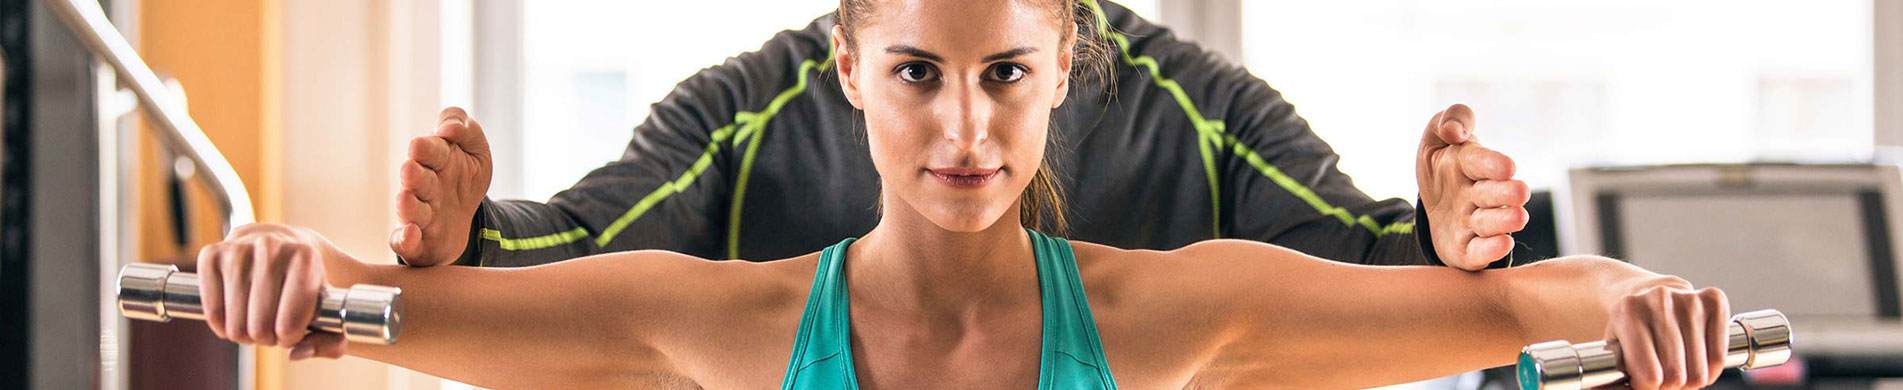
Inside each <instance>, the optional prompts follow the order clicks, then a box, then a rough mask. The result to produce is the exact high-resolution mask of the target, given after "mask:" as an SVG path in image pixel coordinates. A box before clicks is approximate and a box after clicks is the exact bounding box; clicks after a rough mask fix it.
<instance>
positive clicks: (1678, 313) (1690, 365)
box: [1606, 285, 1731, 390]
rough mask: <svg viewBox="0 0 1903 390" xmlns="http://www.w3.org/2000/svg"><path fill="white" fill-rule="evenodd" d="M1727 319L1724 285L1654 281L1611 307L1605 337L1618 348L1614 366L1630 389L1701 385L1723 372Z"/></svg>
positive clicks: (1698, 386) (1728, 308) (1728, 314)
mask: <svg viewBox="0 0 1903 390" xmlns="http://www.w3.org/2000/svg"><path fill="white" fill-rule="evenodd" d="M1730 322H1731V307H1730V304H1729V303H1728V302H1727V301H1726V299H1725V293H1724V292H1723V291H1719V290H1718V289H1717V288H1712V287H1707V288H1704V289H1701V290H1690V289H1685V288H1679V287H1674V286H1669V285H1657V286H1652V287H1649V288H1646V289H1644V290H1641V291H1640V292H1638V293H1636V294H1632V295H1628V296H1626V297H1625V299H1623V300H1621V301H1620V302H1619V304H1618V305H1617V306H1615V307H1614V308H1613V311H1612V321H1611V323H1610V324H1609V325H1607V326H1606V341H1607V344H1610V345H1613V346H1615V347H1616V348H1618V351H1619V369H1620V370H1621V371H1624V372H1625V375H1626V385H1627V386H1630V387H1631V388H1633V389H1636V390H1652V389H1666V390H1673V389H1693V388H1701V387H1705V386H1710V385H1711V384H1712V383H1714V382H1717V380H1718V375H1719V374H1722V373H1724V364H1725V329H1726V327H1727V326H1728V325H1729V324H1730Z"/></svg>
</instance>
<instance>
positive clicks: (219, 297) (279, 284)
mask: <svg viewBox="0 0 1903 390" xmlns="http://www.w3.org/2000/svg"><path fill="white" fill-rule="evenodd" d="M342 255H343V252H342V251H338V250H335V249H334V247H332V246H331V244H330V242H329V241H328V240H326V239H324V237H323V236H321V235H318V234H317V233H316V232H312V231H310V230H307V229H303V228H297V227H291V226H282V225H270V224H251V225H245V226H240V227H238V228H236V229H232V231H231V234H230V235H229V236H226V237H225V240H224V241H223V242H219V243H215V244H211V245H208V246H205V248H204V249H203V250H200V251H199V252H198V277H199V287H198V290H199V294H201V295H200V302H201V303H202V304H203V305H204V309H205V325H206V326H208V327H210V328H211V331H212V333H213V334H216V335H218V337H219V338H222V339H226V340H231V341H234V342H239V343H245V344H256V345H268V346H278V347H287V348H291V352H290V356H291V360H302V359H305V358H309V357H313V356H316V357H325V358H337V357H341V356H343V355H344V346H345V343H344V337H343V336H342V335H337V334H330V333H315V332H311V331H310V329H309V327H310V324H311V321H312V320H313V319H314V317H316V315H317V303H318V300H319V299H320V298H321V295H322V294H323V290H324V280H325V277H324V258H325V257H326V256H342Z"/></svg>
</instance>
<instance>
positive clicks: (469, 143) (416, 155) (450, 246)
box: [390, 107, 495, 267]
mask: <svg viewBox="0 0 1903 390" xmlns="http://www.w3.org/2000/svg"><path fill="white" fill-rule="evenodd" d="M492 163H493V160H492V159H491V157H490V154H489V139H488V138H487V137H485V136H483V134H482V125H481V124H478V123H476V120H475V119H471V118H469V113H468V112H464V111H463V109H461V108H457V107H450V108H446V109H443V113H442V115H440V116H438V117H437V121H436V132H435V134H433V135H428V136H422V137H416V138H414V139H411V140H410V159H409V161H404V162H403V167H402V168H400V169H401V172H402V180H401V182H402V185H403V187H402V189H400V190H398V191H397V194H396V215H397V219H398V220H399V222H398V223H397V227H396V229H395V230H392V231H391V232H390V250H391V251H395V252H396V254H397V256H402V257H403V260H404V262H406V263H408V264H410V265H413V266H424V267H427V266H432V265H438V264H449V263H452V262H455V261H456V259H457V258H459V257H462V255H463V249H464V248H465V247H466V246H467V245H468V244H469V226H470V223H471V221H473V220H474V219H475V218H476V206H479V205H481V204H482V198H483V196H484V195H485V194H487V193H488V192H489V178H490V175H491V174H492V173H493V172H494V171H495V170H494V166H493V165H492Z"/></svg>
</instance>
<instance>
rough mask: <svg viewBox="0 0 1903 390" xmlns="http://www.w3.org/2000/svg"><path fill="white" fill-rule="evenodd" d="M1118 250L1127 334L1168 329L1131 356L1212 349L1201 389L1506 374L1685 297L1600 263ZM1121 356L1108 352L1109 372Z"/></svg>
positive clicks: (1668, 281) (1225, 247)
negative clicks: (1664, 296)
mask: <svg viewBox="0 0 1903 390" xmlns="http://www.w3.org/2000/svg"><path fill="white" fill-rule="evenodd" d="M1080 252H1081V251H1080ZM1121 253H1123V254H1126V255H1127V257H1132V259H1131V260H1134V261H1125V262H1120V263H1121V265H1119V266H1114V267H1110V268H1113V270H1107V271H1111V272H1119V273H1122V274H1124V275H1127V276H1110V277H1111V278H1116V279H1118V280H1119V281H1118V282H1113V283H1109V284H1110V285H1117V286H1120V287H1121V288H1117V289H1114V290H1116V291H1112V292H1106V293H1107V294H1113V295H1118V296H1105V297H1103V298H1104V299H1105V300H1108V301H1113V302H1122V303H1123V305H1122V306H1121V307H1119V308H1118V309H1116V313H1119V314H1117V315H1122V316H1126V318H1129V319H1130V320H1131V321H1135V324H1137V325H1136V326H1134V327H1132V328H1130V329H1170V330H1171V331H1170V332H1147V334H1146V335H1144V336H1141V337H1147V338H1151V340H1150V341H1148V342H1138V343H1136V344H1138V345H1161V346H1162V347H1159V348H1161V349H1158V350H1154V351H1144V350H1141V347H1137V349H1130V350H1126V352H1129V353H1134V354H1146V353H1156V352H1159V351H1164V350H1166V349H1168V348H1176V349H1182V348H1183V347H1184V346H1189V345H1197V344H1196V343H1197V340H1206V341H1208V340H1213V341H1209V342H1211V343H1213V344H1210V345H1209V346H1208V347H1206V348H1202V349H1201V350H1202V351H1204V352H1202V355H1203V356H1195V357H1191V359H1193V360H1196V361H1200V362H1201V363H1200V364H1199V368H1198V371H1197V373H1196V378H1195V381H1194V383H1199V384H1227V385H1240V386H1248V387H1252V388H1263V387H1280V388H1363V387H1371V386H1378V385H1387V384H1395V383H1405V382H1409V381H1415V380H1424V379H1431V378H1436V377H1441V376H1446V375H1451V374H1456V373H1460V372H1465V371H1471V370H1474V369H1477V368H1484V367H1493V366H1501V365H1507V364H1511V363H1512V362H1513V359H1514V357H1515V356H1516V355H1517V354H1518V352H1519V350H1520V348H1521V347H1523V346H1525V345H1527V344H1530V343H1533V342H1539V341H1549V340H1558V339H1568V340H1575V341H1580V342H1583V341H1589V340H1597V339H1600V338H1602V337H1604V336H1605V335H1606V334H1607V333H1606V329H1607V324H1608V321H1609V318H1610V317H1611V310H1612V308H1613V307H1614V306H1615V305H1616V304H1618V303H1619V302H1620V300H1621V299H1623V298H1625V297H1627V296H1629V295H1632V294H1633V293H1635V292H1637V291H1641V290H1644V289H1646V288H1647V287H1650V286H1672V287H1677V288H1680V289H1683V288H1689V285H1688V284H1686V283H1685V282H1684V281H1683V280H1681V279H1678V278H1675V277H1670V276H1662V275H1657V274H1653V273H1650V272H1646V271H1644V270H1642V269H1638V268H1637V267H1633V266H1630V265H1627V264H1625V263H1621V262H1618V261H1615V260H1610V259H1603V258H1572V259H1555V260H1548V261H1545V262H1541V263H1536V264H1532V265H1528V266H1523V267H1517V268H1512V269H1505V270H1493V271H1486V272H1466V271H1461V270H1456V269H1452V268H1445V267H1372V266H1362V265H1352V264H1344V263H1339V262H1331V261H1325V260H1321V259H1318V258H1314V257H1310V256H1307V255H1304V254H1301V253H1298V252H1295V251H1292V250H1288V249H1285V248H1281V247H1276V246H1272V245H1268V244H1262V243H1257V242H1252V241H1236V240H1219V241H1210V242H1204V243H1199V244H1195V245H1191V246H1188V247H1184V248H1182V249H1178V250H1175V251H1170V252H1147V251H1125V252H1121ZM1114 268H1124V269H1120V270H1114ZM1087 283H1088V282H1087ZM1092 295H1093V296H1092V298H1093V300H1095V299H1097V298H1099V297H1098V296H1097V294H1095V293H1093V294H1092ZM1158 337H1161V339H1157V338H1158ZM1118 343H1119V341H1109V340H1106V343H1105V344H1106V345H1113V346H1114V345H1117V344H1118ZM1117 349H1118V348H1115V347H1108V348H1107V352H1110V353H1111V358H1112V361H1111V365H1112V366H1113V367H1114V366H1117V356H1116V355H1118V353H1116V352H1117V351H1116V350H1117ZM1133 358H1135V359H1142V358H1141V357H1133ZM1219 387H1220V386H1219Z"/></svg>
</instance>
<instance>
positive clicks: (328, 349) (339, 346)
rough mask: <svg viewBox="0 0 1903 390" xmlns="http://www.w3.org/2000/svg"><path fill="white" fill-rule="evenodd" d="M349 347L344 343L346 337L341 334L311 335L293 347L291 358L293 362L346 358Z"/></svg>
mask: <svg viewBox="0 0 1903 390" xmlns="http://www.w3.org/2000/svg"><path fill="white" fill-rule="evenodd" d="M348 345H349V344H348V343H346V342H345V341H344V335H341V334H336V333H311V334H310V335H307V336H304V339H303V340H300V341H298V342H297V346H295V347H291V356H290V357H291V361H299V360H304V359H309V358H313V357H320V358H325V359H336V358H340V357H344V352H345V349H346V347H347V346H348Z"/></svg>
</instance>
